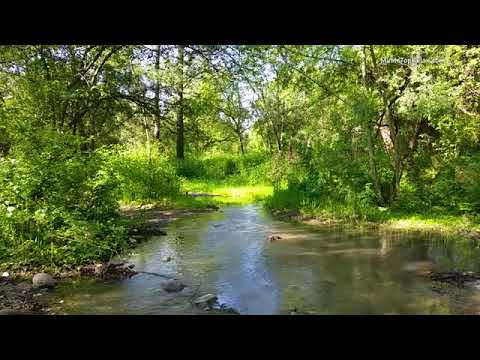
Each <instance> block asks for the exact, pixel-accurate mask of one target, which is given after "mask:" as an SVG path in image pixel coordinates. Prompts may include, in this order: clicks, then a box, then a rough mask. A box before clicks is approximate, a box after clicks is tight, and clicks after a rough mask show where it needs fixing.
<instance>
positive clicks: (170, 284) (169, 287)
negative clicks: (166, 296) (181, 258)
mask: <svg viewBox="0 0 480 360" xmlns="http://www.w3.org/2000/svg"><path fill="white" fill-rule="evenodd" d="M162 288H163V290H165V291H166V292H179V291H182V290H183V289H184V288H185V285H184V284H182V283H181V282H180V281H178V280H175V279H170V280H167V281H165V282H164V283H163V284H162Z"/></svg>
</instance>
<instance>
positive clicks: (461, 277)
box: [430, 271, 480, 287]
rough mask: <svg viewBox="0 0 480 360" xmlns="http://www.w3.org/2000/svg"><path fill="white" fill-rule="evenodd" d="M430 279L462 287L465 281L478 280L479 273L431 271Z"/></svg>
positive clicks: (479, 277)
mask: <svg viewBox="0 0 480 360" xmlns="http://www.w3.org/2000/svg"><path fill="white" fill-rule="evenodd" d="M430 279H431V280H433V281H439V282H446V283H450V284H454V285H456V286H460V287H463V286H464V285H465V283H468V282H472V281H478V280H480V274H474V273H473V272H457V271H452V272H438V273H431V274H430Z"/></svg>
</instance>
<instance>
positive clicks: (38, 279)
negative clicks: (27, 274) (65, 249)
mask: <svg viewBox="0 0 480 360" xmlns="http://www.w3.org/2000/svg"><path fill="white" fill-rule="evenodd" d="M32 282H33V286H34V287H36V288H53V287H54V286H55V285H56V284H57V282H56V281H55V279H54V278H53V277H51V276H50V275H48V274H47V273H39V274H35V276H34V277H33V279H32Z"/></svg>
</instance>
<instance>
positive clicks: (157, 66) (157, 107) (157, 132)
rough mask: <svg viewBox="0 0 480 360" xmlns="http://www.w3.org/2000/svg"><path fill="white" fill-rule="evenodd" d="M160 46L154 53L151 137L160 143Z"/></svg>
mask: <svg viewBox="0 0 480 360" xmlns="http://www.w3.org/2000/svg"><path fill="white" fill-rule="evenodd" d="M159 74H160V45H157V49H156V52H155V77H156V78H155V125H154V130H153V136H154V137H155V138H156V139H157V140H159V141H160V79H159Z"/></svg>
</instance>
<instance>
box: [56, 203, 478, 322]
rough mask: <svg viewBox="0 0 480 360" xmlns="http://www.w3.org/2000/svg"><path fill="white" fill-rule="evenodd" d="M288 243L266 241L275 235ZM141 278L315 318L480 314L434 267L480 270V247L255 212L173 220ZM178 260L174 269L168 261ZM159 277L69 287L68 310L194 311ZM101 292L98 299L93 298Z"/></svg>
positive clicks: (144, 251) (470, 297)
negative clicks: (439, 281) (168, 278)
mask: <svg viewBox="0 0 480 360" xmlns="http://www.w3.org/2000/svg"><path fill="white" fill-rule="evenodd" d="M272 233H275V234H280V235H281V237H282V239H281V240H280V241H274V242H269V241H267V238H268V235H269V234H272ZM136 252H137V253H138V255H137V256H135V257H134V258H133V259H132V260H133V262H134V263H135V264H136V267H137V269H138V270H139V271H147V272H157V273H162V274H168V275H172V276H177V277H180V278H181V279H182V280H183V281H184V282H185V283H187V285H191V286H190V289H191V288H197V287H200V288H201V292H203V293H205V292H211V293H214V294H217V295H218V297H219V300H220V302H221V303H225V304H226V305H228V306H231V307H233V308H235V309H237V310H238V311H240V312H241V313H244V314H279V313H287V312H289V311H290V310H291V309H293V308H297V309H299V310H300V311H301V312H307V313H316V314H451V313H475V311H477V309H480V306H479V304H480V296H479V295H478V293H479V292H478V291H474V290H467V289H455V288H451V287H448V286H446V287H439V286H438V285H435V284H432V282H430V281H429V280H428V278H427V277H426V276H425V274H426V273H427V272H428V271H430V270H452V269H462V270H472V271H479V270H480V268H479V264H480V262H479V261H478V260H479V259H480V253H479V250H478V249H477V248H475V247H472V246H471V244H466V243H463V242H455V243H454V242H445V241H442V240H441V239H436V238H435V237H432V236H425V235H419V234H415V233H398V232H397V233H388V232H374V231H362V232H360V231H351V230H349V231H342V230H341V229H338V228H323V229H313V228H311V227H308V226H300V225H293V224H288V223H284V222H280V221H277V220H274V219H272V218H271V217H269V216H268V215H267V214H265V213H264V212H263V211H262V210H261V208H259V207H257V206H253V205H251V206H243V207H228V208H224V209H223V210H222V211H220V212H218V213H209V214H203V215H195V216H191V217H188V218H184V219H179V220H176V221H175V222H173V223H172V224H171V225H170V226H169V229H168V236H166V237H158V238H153V239H152V240H151V241H149V242H146V243H144V244H143V245H141V246H140V247H139V248H138V249H137V251H136ZM167 256H168V257H171V258H172V260H171V261H170V262H166V261H164V258H165V257H167ZM161 281H162V279H161V278H158V277H155V276H149V275H145V274H140V275H137V276H135V277H133V278H132V279H130V280H128V281H125V282H123V283H121V284H112V285H110V286H105V285H98V284H97V285H95V284H90V285H88V286H83V288H82V286H79V287H78V288H72V287H70V288H68V289H65V290H64V293H63V294H62V296H63V297H64V298H65V303H66V304H68V303H69V305H67V306H66V307H65V308H66V309H68V310H65V311H66V312H69V313H138V314H147V313H149V314H158V313H172V312H177V313H188V312H189V311H191V308H190V303H189V302H188V301H187V299H188V296H189V294H190V295H191V292H190V293H189V291H190V290H188V289H187V290H186V291H185V294H183V293H182V294H180V295H171V294H165V293H164V292H163V291H162V290H161V286H160V284H161ZM86 294H94V295H95V296H93V297H88V296H85V295H86Z"/></svg>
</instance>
